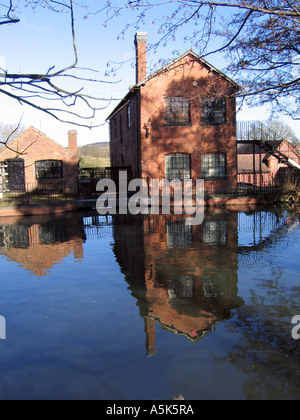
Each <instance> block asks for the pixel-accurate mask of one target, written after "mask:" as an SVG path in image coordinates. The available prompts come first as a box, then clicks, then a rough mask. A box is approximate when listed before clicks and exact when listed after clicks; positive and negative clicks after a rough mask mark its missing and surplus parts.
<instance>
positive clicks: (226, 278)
mask: <svg viewBox="0 0 300 420" xmlns="http://www.w3.org/2000/svg"><path fill="white" fill-rule="evenodd" d="M137 220H138V222H137ZM124 222H125V218H124ZM237 223H238V216H237V213H235V212H230V213H212V214H207V215H206V219H205V222H204V223H203V225H200V226H189V225H186V223H185V220H184V218H183V217H182V216H174V215H172V216H162V215H159V216H154V215H153V216H145V217H144V218H142V217H140V218H138V219H136V218H135V219H134V218H133V219H131V220H130V221H128V220H127V223H120V216H118V217H117V218H116V223H115V226H114V236H115V254H116V257H117V260H118V262H119V264H120V266H121V268H122V271H123V273H124V274H125V275H126V279H127V281H128V283H129V284H130V288H131V290H132V294H133V296H135V298H136V299H137V301H138V305H139V307H140V310H141V316H143V317H144V319H145V331H146V335H147V352H148V354H149V355H151V354H153V353H155V352H156V350H155V334H156V332H155V324H159V325H160V326H161V327H162V328H163V329H166V330H169V331H171V332H173V333H175V334H180V335H184V336H186V337H187V338H188V339H189V340H191V341H193V342H196V341H198V340H199V339H200V338H202V337H204V336H205V335H206V334H207V333H208V332H211V331H213V330H214V328H215V325H216V324H217V323H218V322H221V321H224V320H226V319H229V318H230V317H231V316H232V311H231V310H232V309H234V308H237V307H239V306H240V305H242V303H243V302H242V300H241V299H240V298H238V296H237V293H238V290H237V281H238V279H237V257H238V226H237Z"/></svg>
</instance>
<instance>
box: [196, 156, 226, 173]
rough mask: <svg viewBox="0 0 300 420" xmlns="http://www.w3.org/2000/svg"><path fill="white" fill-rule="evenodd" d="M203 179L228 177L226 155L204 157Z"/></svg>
mask: <svg viewBox="0 0 300 420" xmlns="http://www.w3.org/2000/svg"><path fill="white" fill-rule="evenodd" d="M201 165H202V178H204V179H207V178H224V177H225V176H226V155H225V153H207V154H206V155H202V158H201Z"/></svg>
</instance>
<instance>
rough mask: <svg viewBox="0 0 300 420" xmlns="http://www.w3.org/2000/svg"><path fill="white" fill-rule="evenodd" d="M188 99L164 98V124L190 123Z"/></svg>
mask: <svg viewBox="0 0 300 420" xmlns="http://www.w3.org/2000/svg"><path fill="white" fill-rule="evenodd" d="M190 123H191V119H190V100H189V99H186V98H182V97H175V98H165V125H179V126H180V125H190Z"/></svg>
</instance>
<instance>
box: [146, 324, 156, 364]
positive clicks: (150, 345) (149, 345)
mask: <svg viewBox="0 0 300 420" xmlns="http://www.w3.org/2000/svg"><path fill="white" fill-rule="evenodd" d="M144 321H145V333H146V350H147V356H148V357H151V356H153V355H154V354H156V353H157V350H156V347H155V338H156V331H155V322H154V321H153V320H152V319H150V318H144Z"/></svg>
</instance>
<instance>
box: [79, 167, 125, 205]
mask: <svg viewBox="0 0 300 420" xmlns="http://www.w3.org/2000/svg"><path fill="white" fill-rule="evenodd" d="M120 172H126V173H127V180H128V182H130V181H131V178H132V176H131V168H130V167H128V166H120V167H113V168H111V167H108V168H80V169H79V178H78V186H77V191H78V197H79V198H87V197H89V198H94V197H95V196H97V194H98V193H97V184H98V182H99V181H100V180H101V179H111V180H112V181H114V182H115V185H116V187H117V188H118V185H119V177H120Z"/></svg>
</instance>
